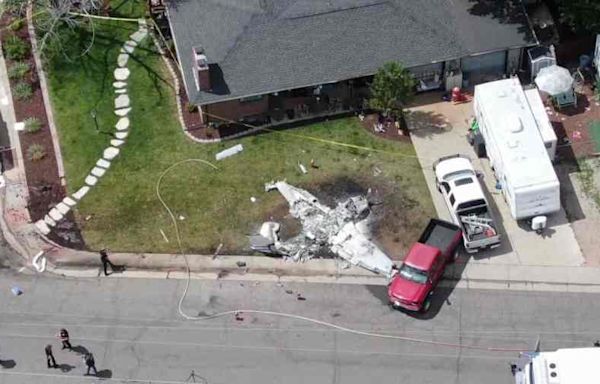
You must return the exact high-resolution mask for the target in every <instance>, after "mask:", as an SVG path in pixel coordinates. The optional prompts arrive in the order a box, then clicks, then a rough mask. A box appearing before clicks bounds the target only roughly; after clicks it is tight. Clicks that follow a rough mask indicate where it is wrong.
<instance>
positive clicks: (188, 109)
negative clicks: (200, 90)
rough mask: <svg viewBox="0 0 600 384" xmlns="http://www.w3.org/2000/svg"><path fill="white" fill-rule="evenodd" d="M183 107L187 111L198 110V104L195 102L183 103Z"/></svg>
mask: <svg viewBox="0 0 600 384" xmlns="http://www.w3.org/2000/svg"><path fill="white" fill-rule="evenodd" d="M185 108H186V109H187V111H188V112H189V113H193V112H196V111H197V110H198V106H197V105H196V104H192V103H187V104H186V105H185Z"/></svg>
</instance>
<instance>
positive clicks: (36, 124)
mask: <svg viewBox="0 0 600 384" xmlns="http://www.w3.org/2000/svg"><path fill="white" fill-rule="evenodd" d="M40 129H42V122H41V121H40V120H39V119H38V118H37V117H28V118H26V119H25V131H26V132H29V133H35V132H38V131H39V130H40Z"/></svg>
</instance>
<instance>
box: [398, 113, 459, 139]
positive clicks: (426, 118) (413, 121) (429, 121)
mask: <svg viewBox="0 0 600 384" xmlns="http://www.w3.org/2000/svg"><path fill="white" fill-rule="evenodd" d="M404 118H405V120H406V126H407V128H408V131H409V132H410V134H411V135H414V136H417V137H424V138H429V137H432V136H434V135H438V134H441V133H445V132H446V131H450V130H452V129H453V127H452V124H450V123H449V122H448V120H447V119H446V117H445V116H444V115H442V114H440V113H437V112H433V111H409V112H407V113H406V115H405V116H404Z"/></svg>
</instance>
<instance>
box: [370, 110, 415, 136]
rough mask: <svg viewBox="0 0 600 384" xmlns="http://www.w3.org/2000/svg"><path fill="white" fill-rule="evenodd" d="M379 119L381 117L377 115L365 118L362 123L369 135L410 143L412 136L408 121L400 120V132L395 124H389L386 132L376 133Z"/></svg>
mask: <svg viewBox="0 0 600 384" xmlns="http://www.w3.org/2000/svg"><path fill="white" fill-rule="evenodd" d="M378 119H379V115H378V114H377V113H372V114H368V115H366V116H365V119H364V120H363V121H362V124H361V125H362V127H363V128H364V129H366V130H367V131H368V132H369V133H371V134H372V135H374V136H377V137H381V138H384V139H388V140H394V141H403V142H410V141H411V140H410V134H409V132H408V129H407V125H406V121H404V119H401V120H400V130H399V131H398V129H396V127H395V126H394V124H388V127H387V128H385V132H375V129H374V128H373V127H374V125H375V124H377V121H378Z"/></svg>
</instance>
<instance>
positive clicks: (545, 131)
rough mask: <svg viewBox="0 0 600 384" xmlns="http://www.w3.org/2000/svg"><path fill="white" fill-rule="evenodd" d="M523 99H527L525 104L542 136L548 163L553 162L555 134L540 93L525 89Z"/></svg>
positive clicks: (533, 89) (534, 89)
mask: <svg viewBox="0 0 600 384" xmlns="http://www.w3.org/2000/svg"><path fill="white" fill-rule="evenodd" d="M525 97H526V98H527V102H528V103H529V107H530V108H531V112H532V113H533V117H534V118H535V121H536V123H537V127H538V131H539V132H540V135H541V136H542V141H543V142H544V146H545V147H546V151H548V156H549V157H550V161H554V156H556V133H555V132H554V128H552V123H551V122H550V119H549V118H548V113H547V112H546V107H544V103H543V102H542V97H541V96H540V92H539V91H538V90H537V88H531V89H526V90H525Z"/></svg>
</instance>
